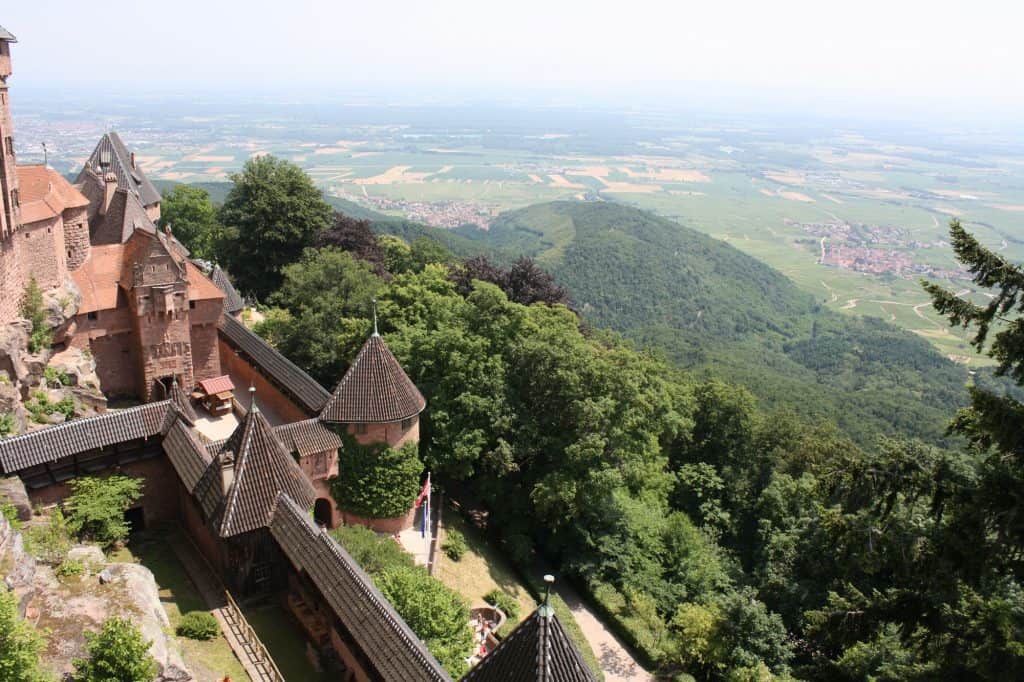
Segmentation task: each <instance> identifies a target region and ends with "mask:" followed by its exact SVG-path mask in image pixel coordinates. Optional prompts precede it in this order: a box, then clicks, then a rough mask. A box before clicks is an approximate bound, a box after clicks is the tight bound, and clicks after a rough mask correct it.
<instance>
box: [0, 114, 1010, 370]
mask: <svg viewBox="0 0 1024 682" xmlns="http://www.w3.org/2000/svg"><path fill="white" fill-rule="evenodd" d="M266 106H268V105H265V104H264V107H266ZM59 107H60V105H59V103H58V104H52V105H50V108H47V106H46V105H43V104H40V105H37V106H36V107H35V108H34V109H33V108H31V107H30V108H29V109H28V110H27V112H26V113H23V115H22V118H19V120H18V121H17V125H18V128H19V136H18V142H19V146H22V145H23V146H24V148H25V154H24V156H25V157H26V159H27V160H29V161H31V160H32V154H33V153H34V151H35V150H37V149H39V148H40V147H39V142H41V141H42V140H52V139H53V130H54V128H55V127H59V126H60V125H63V126H66V127H68V129H69V130H70V129H73V130H74V131H75V135H74V136H72V135H70V134H69V135H65V136H62V137H61V139H62V140H70V139H74V140H75V141H76V142H75V143H74V145H70V146H67V147H61V146H60V145H56V144H53V143H51V144H50V149H51V150H54V151H53V152H52V154H51V157H50V160H51V163H53V164H54V165H55V166H56V167H57V168H60V169H62V170H66V171H69V172H73V171H74V170H75V168H76V167H77V165H78V164H80V163H81V162H82V160H83V159H84V158H85V157H86V156H87V155H88V153H89V151H90V150H91V145H92V144H93V142H94V140H95V139H97V138H98V137H99V135H100V134H101V133H102V131H103V130H104V129H105V126H106V125H108V124H107V123H106V122H105V121H102V122H101V121H100V120H92V119H88V118H86V119H83V120H75V121H73V122H67V121H62V122H61V123H59V124H55V123H54V119H55V117H57V118H58V119H59V118H60V117H64V116H65V115H64V114H63V113H60V114H58V113H56V112H58V111H61V112H62V110H61V109H59ZM281 107H282V108H283V107H284V105H281ZM21 111H25V110H21ZM514 113H515V116H511V115H509V112H506V111H502V110H495V111H490V110H485V111H478V110H476V109H472V110H462V109H458V108H448V109H437V110H434V109H430V108H419V109H417V108H402V107H390V106H389V107H378V108H373V107H368V108H366V109H365V110H364V109H360V108H359V107H354V108H344V107H343V108H341V109H338V110H336V111H335V112H334V113H332V114H330V115H328V114H324V113H323V112H318V113H317V114H316V118H313V115H312V114H310V115H307V114H305V113H296V112H294V111H290V112H289V114H288V115H287V116H285V115H284V114H278V113H274V111H273V107H272V106H271V107H270V109H268V110H267V111H264V112H262V113H258V114H253V113H252V112H250V111H248V110H247V111H246V112H245V113H242V114H238V113H235V114H230V115H229V114H226V113H224V112H223V111H212V112H210V113H209V115H199V114H190V115H188V116H185V117H182V118H177V119H175V118H174V117H173V116H170V115H168V116H170V117H169V118H168V116H164V117H160V116H159V115H158V114H149V115H148V116H142V115H138V116H130V115H126V116H125V117H124V118H123V119H121V120H120V121H119V122H118V127H119V130H120V132H121V134H122V137H124V139H125V140H126V141H127V142H128V143H129V144H130V145H131V146H133V147H134V148H135V149H136V150H137V152H138V157H137V158H138V160H139V163H140V164H141V165H142V167H143V168H144V169H145V170H146V171H147V173H149V174H150V175H151V176H152V177H154V178H159V179H164V180H172V181H178V182H218V181H219V182H223V181H225V180H227V179H229V177H230V174H231V173H233V172H235V171H237V170H238V169H239V168H241V166H242V165H243V164H244V163H245V161H246V160H247V159H249V158H251V157H253V156H257V155H261V154H274V155H277V156H280V157H283V158H287V159H289V160H291V161H293V162H295V163H297V164H298V165H300V166H302V167H303V168H304V169H305V170H306V171H307V172H308V173H309V174H310V175H311V176H312V177H313V178H314V180H315V181H316V182H317V183H318V184H319V185H320V186H321V187H323V189H324V190H325V192H327V193H328V194H331V195H334V196H338V197H342V198H345V199H348V200H350V201H355V202H357V203H360V204H363V205H365V206H367V207H368V208H372V209H374V210H376V211H379V212H383V213H386V214H390V215H395V216H403V217H407V218H410V219H414V220H417V221H421V222H427V223H431V224H434V225H437V226H440V227H446V228H454V227H459V226H461V225H465V224H474V225H478V226H480V227H482V228H485V229H486V228H487V227H488V226H489V224H490V222H491V221H492V220H493V218H494V217H495V216H497V215H498V214H499V213H501V212H503V211H506V210H510V209H515V208H521V207H524V206H528V205H530V204H535V203H540V202H546V201H552V200H558V199H577V200H586V201H598V200H606V201H618V202H623V203H628V204H632V205H635V206H639V207H642V208H646V209H649V210H652V211H655V212H657V213H659V214H662V215H665V216H668V217H671V218H673V219H675V220H678V221H680V222H682V223H684V224H687V225H689V226H691V227H694V228H696V229H699V230H701V231H704V232H706V233H708V234H711V235H713V236H715V237H718V238H720V239H723V240H726V241H728V242H729V243H731V244H732V245H733V246H735V247H736V248H739V249H741V250H743V251H745V252H747V253H749V254H751V255H754V256H756V257H758V258H760V259H762V260H764V261H766V262H768V263H769V264H771V265H773V266H775V267H777V268H778V269H780V270H782V271H783V272H785V273H786V274H788V275H789V276H790V277H791V278H793V280H794V281H795V282H797V283H798V284H799V285H800V286H801V287H802V288H804V289H805V290H807V291H808V292H811V293H812V294H813V295H814V296H816V297H818V298H819V300H820V301H821V303H822V305H825V306H827V307H830V308H834V309H836V310H839V311H842V312H843V313H846V314H851V315H874V316H878V317H882V318H883V319H887V320H890V321H891V322H893V323H894V324H898V325H900V326H902V327H904V328H906V329H910V330H912V331H914V332H916V333H918V334H920V335H921V336H923V337H925V338H927V339H928V340H929V341H931V342H932V343H933V344H935V346H936V347H938V348H939V349H941V350H942V352H943V353H945V354H946V355H948V356H950V357H952V358H955V359H956V360H957V361H959V362H969V363H971V364H978V363H981V362H984V360H983V359H981V358H978V357H977V356H975V354H974V353H973V351H972V350H971V348H970V347H969V346H968V345H967V344H966V343H965V341H964V338H963V334H962V332H961V331H960V330H956V329H953V330H951V329H949V328H948V326H947V325H945V323H943V322H942V321H940V320H938V319H936V317H935V315H934V313H933V312H932V311H931V310H930V308H929V307H928V306H927V305H924V304H926V299H925V296H924V294H923V293H922V290H921V288H920V280H921V279H922V278H927V279H932V280H937V281H942V282H945V283H947V284H948V286H950V287H953V288H954V290H957V291H960V290H965V291H966V292H967V293H966V294H965V295H971V293H970V289H971V285H970V282H969V281H967V280H966V279H965V277H964V273H962V272H960V271H959V270H958V265H957V264H956V262H955V261H954V259H953V257H952V252H951V250H950V248H949V244H948V243H947V242H946V236H947V234H946V231H947V225H948V221H949V219H950V218H951V217H959V218H961V220H963V221H965V222H966V223H967V225H968V226H969V228H970V229H971V230H972V231H973V232H975V234H977V235H978V236H979V238H981V239H982V241H983V242H984V243H985V244H987V245H989V246H990V247H992V248H994V249H997V250H999V251H1000V253H1002V254H1004V255H1006V256H1007V257H1008V258H1010V259H1013V260H1018V261H1019V260H1024V162H1022V157H1024V150H1022V149H1020V148H1019V143H1018V142H1017V141H1015V140H1014V139H1013V138H1012V137H1010V138H1007V137H1005V136H1004V137H1003V138H999V137H997V136H994V134H986V136H984V137H983V136H980V135H978V136H976V137H977V139H974V138H971V137H970V136H968V135H966V134H965V133H964V132H963V131H961V130H942V129H936V130H930V131H927V132H922V131H916V130H915V131H910V130H903V131H901V130H878V129H874V130H871V131H857V130H838V129H830V128H829V127H828V126H825V125H824V124H814V125H809V126H807V127H806V129H805V128H804V127H802V126H801V125H798V124H785V123H782V124H767V123H763V122H760V121H758V122H751V121H742V120H727V119H722V120H712V121H711V122H706V121H705V122H703V123H701V124H700V125H699V126H698V125H688V124H687V120H688V119H687V118H686V117H682V116H674V115H670V114H657V115H655V114H648V115H646V117H643V116H640V115H638V114H632V113H619V112H610V113H609V112H585V111H562V110H540V111H527V112H520V111H516V112H514ZM82 116H87V115H86V114H82ZM154 117H156V118H154ZM90 126H91V127H90ZM154 131H160V132H154ZM90 132H95V135H90ZM21 151H22V150H20V149H19V152H21Z"/></svg>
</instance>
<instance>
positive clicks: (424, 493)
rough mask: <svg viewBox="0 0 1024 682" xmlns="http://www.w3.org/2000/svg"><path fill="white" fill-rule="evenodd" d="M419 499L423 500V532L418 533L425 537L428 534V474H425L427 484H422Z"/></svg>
mask: <svg viewBox="0 0 1024 682" xmlns="http://www.w3.org/2000/svg"><path fill="white" fill-rule="evenodd" d="M420 497H421V498H423V500H424V504H423V530H422V532H421V533H420V536H421V537H424V538H425V537H427V534H428V533H429V532H430V472H429V471H428V472H427V482H426V483H424V484H423V491H422V492H421V493H420Z"/></svg>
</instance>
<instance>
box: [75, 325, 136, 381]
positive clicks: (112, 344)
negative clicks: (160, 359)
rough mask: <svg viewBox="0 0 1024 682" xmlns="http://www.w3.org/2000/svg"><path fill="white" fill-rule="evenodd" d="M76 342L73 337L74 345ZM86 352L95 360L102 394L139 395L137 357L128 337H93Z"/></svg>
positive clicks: (134, 346)
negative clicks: (90, 353) (90, 352)
mask: <svg viewBox="0 0 1024 682" xmlns="http://www.w3.org/2000/svg"><path fill="white" fill-rule="evenodd" d="M105 312H106V311H104V313H105ZM104 313H101V315H102V314H104ZM78 338H79V337H78V336H77V335H76V336H75V340H76V343H77V340H78ZM89 349H90V350H91V351H92V354H93V357H94V358H95V359H96V375H97V376H98V377H99V378H100V388H101V389H103V392H104V393H105V394H107V395H108V396H138V395H140V394H141V389H140V387H139V385H138V378H139V357H138V353H137V352H136V345H135V341H134V339H133V337H132V334H131V333H122V334H114V335H104V336H97V337H96V338H93V339H91V340H90V341H89Z"/></svg>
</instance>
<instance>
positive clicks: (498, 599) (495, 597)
mask: <svg viewBox="0 0 1024 682" xmlns="http://www.w3.org/2000/svg"><path fill="white" fill-rule="evenodd" d="M484 601H485V602H487V603H488V604H490V605H491V606H494V607H497V608H499V609H501V612H502V613H504V614H505V615H506V616H508V619H509V620H510V621H513V620H517V619H518V618H519V600H518V599H516V598H515V597H513V596H512V595H511V594H509V593H508V592H506V591H505V590H501V589H498V588H495V589H493V590H491V591H490V592H488V593H487V594H485V595H484Z"/></svg>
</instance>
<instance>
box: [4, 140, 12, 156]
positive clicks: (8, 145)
mask: <svg viewBox="0 0 1024 682" xmlns="http://www.w3.org/2000/svg"><path fill="white" fill-rule="evenodd" d="M4 144H6V145H7V153H8V154H11V155H12V156H13V155H14V138H13V137H11V136H10V135H8V136H7V139H6V140H4Z"/></svg>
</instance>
